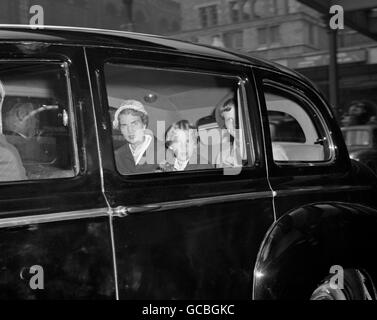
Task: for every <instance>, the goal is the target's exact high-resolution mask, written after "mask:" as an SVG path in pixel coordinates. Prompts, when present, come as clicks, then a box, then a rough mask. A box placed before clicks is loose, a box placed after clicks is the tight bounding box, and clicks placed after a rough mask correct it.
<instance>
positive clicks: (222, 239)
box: [87, 48, 274, 299]
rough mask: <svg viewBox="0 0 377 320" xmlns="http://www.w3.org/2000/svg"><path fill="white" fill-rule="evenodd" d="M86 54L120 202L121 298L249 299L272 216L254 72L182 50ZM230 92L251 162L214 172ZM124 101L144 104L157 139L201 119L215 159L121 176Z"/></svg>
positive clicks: (112, 187)
mask: <svg viewBox="0 0 377 320" xmlns="http://www.w3.org/2000/svg"><path fill="white" fill-rule="evenodd" d="M87 54H88V60H89V66H90V70H91V80H92V86H93V88H95V89H93V91H94V92H95V95H96V94H97V98H96V99H97V100H96V102H97V104H98V119H99V120H98V121H99V122H100V125H99V128H100V131H101V132H100V137H101V139H102V143H101V154H102V157H103V158H102V159H103V166H104V180H105V190H106V195H107V199H108V201H109V204H110V206H111V207H112V208H113V219H112V222H113V228H114V230H113V232H114V239H115V252H116V255H115V257H116V266H117V275H118V289H119V297H120V298H129V299H135V298H137V299H140V298H150V299H188V298H195V299H203V298H250V297H251V295H252V280H253V269H254V263H255V260H256V255H257V251H258V249H259V247H260V243H261V241H262V239H263V237H264V234H265V232H266V231H267V229H268V227H269V226H270V225H271V224H272V222H273V219H274V215H273V208H272V199H271V196H272V194H271V191H270V189H269V186H268V183H267V179H266V167H265V164H264V157H263V145H262V143H261V124H260V117H259V111H258V107H257V102H256V98H255V95H254V91H253V90H252V86H251V85H250V82H249V79H250V78H249V71H250V69H249V68H248V67H247V66H242V65H238V64H237V63H230V62H221V61H220V62H219V61H215V60H212V59H204V58H197V57H190V56H186V55H183V54H177V53H157V52H151V51H143V50H121V49H119V50H111V49H105V48H104V49H93V48H88V49H87ZM229 92H231V95H233V97H234V99H236V101H237V106H238V109H237V110H238V111H237V114H238V116H237V117H238V118H237V121H238V122H237V123H238V129H240V132H241V135H243V138H244V139H245V140H244V149H243V150H244V151H245V154H244V156H245V157H244V158H242V159H243V161H242V165H243V166H242V167H241V168H237V169H236V170H235V171H232V170H230V171H228V169H222V168H214V166H213V165H212V164H213V163H214V162H215V158H216V156H217V155H218V154H215V153H214V152H213V148H215V145H216V143H215V142H214V141H217V140H216V139H217V138H219V136H217V138H214V139H213V140H211V142H208V141H209V140H206V138H205V136H206V134H209V131H210V130H215V131H216V130H218V129H219V127H218V122H217V121H216V115H215V113H216V112H215V109H216V108H217V106H218V105H222V104H223V103H224V101H225V99H226V98H227V97H229V96H228V94H229ZM125 99H133V100H135V99H136V100H138V101H139V102H141V103H142V104H143V105H144V106H145V109H146V110H147V112H148V114H149V124H148V128H149V129H150V130H151V131H153V134H154V135H155V137H157V138H158V139H162V140H163V139H164V138H165V130H166V129H168V128H169V127H170V128H171V126H173V127H174V126H178V124H177V123H178V122H179V121H180V120H182V119H184V120H187V121H190V122H192V123H195V124H196V127H195V128H196V129H195V130H197V132H199V136H200V139H201V140H200V142H198V143H200V144H207V147H208V148H209V149H211V148H212V149H211V151H210V152H209V154H211V157H212V158H211V160H209V159H207V160H208V161H209V162H208V163H206V164H205V165H204V164H202V163H200V164H199V163H198V164H199V166H197V167H195V165H194V166H192V167H191V168H192V169H193V170H184V171H181V172H178V171H177V172H174V171H173V172H145V173H143V174H123V175H122V174H120V173H119V172H118V171H119V170H117V164H116V160H115V159H114V149H116V148H120V146H122V143H124V137H123V136H122V135H121V134H120V133H119V131H118V132H117V130H116V129H114V128H113V129H111V127H112V123H113V121H114V113H115V110H117V108H118V107H119V105H121V104H122V103H124V100H125ZM159 125H162V127H163V129H161V127H159ZM206 130H209V131H206ZM225 131H226V130H225ZM203 132H205V133H204V134H203ZM223 133H224V134H226V132H223ZM221 139H222V138H221ZM240 140H241V139H240ZM205 141H207V142H205ZM207 151H208V149H207ZM210 163H212V164H211V166H212V168H208V166H207V165H208V164H210Z"/></svg>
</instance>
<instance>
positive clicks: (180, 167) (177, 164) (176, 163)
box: [174, 158, 190, 171]
mask: <svg viewBox="0 0 377 320" xmlns="http://www.w3.org/2000/svg"><path fill="white" fill-rule="evenodd" d="M189 160H190V159H188V160H186V161H184V162H181V163H180V162H179V161H178V159H177V158H175V161H174V169H175V170H177V171H183V170H185V168H186V167H187V164H188V162H189Z"/></svg>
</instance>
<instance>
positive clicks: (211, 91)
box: [104, 63, 251, 175]
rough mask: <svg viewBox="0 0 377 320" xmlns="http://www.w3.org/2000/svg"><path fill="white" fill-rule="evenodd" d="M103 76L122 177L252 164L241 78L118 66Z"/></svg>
mask: <svg viewBox="0 0 377 320" xmlns="http://www.w3.org/2000/svg"><path fill="white" fill-rule="evenodd" d="M104 71H105V79H106V89H107V95H108V104H109V116H110V119H111V121H112V128H113V131H112V136H113V146H114V158H115V163H116V167H117V170H118V171H119V173H120V174H122V175H128V174H142V173H151V172H177V173H178V172H181V173H182V172H186V171H190V170H210V169H216V168H228V167H229V168H232V167H243V166H250V165H251V160H250V159H248V156H247V152H246V148H245V145H246V144H245V136H244V130H243V120H242V119H244V115H243V111H242V110H244V109H243V108H242V99H241V89H242V88H241V87H240V79H239V78H238V77H230V76H221V75H214V74H207V73H198V72H190V71H181V70H169V69H158V68H148V67H136V66H129V65H122V64H113V63H107V64H106V65H105V68H104Z"/></svg>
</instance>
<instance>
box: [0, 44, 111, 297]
mask: <svg viewBox="0 0 377 320" xmlns="http://www.w3.org/2000/svg"><path fill="white" fill-rule="evenodd" d="M0 93H1V97H0V99H1V103H0V106H1V120H2V121H1V126H0V127H1V135H0V138H1V142H0V149H1V152H0V153H1V154H0V159H1V160H0V180H1V181H0V298H1V299H96V298H97V299H98V298H101V299H112V298H115V281H114V269H113V264H112V261H113V256H112V247H111V238H110V232H109V230H110V228H109V226H110V225H109V219H108V208H107V205H106V202H105V199H104V197H103V194H102V191H101V180H100V172H101V171H100V164H99V163H100V161H99V157H98V153H97V152H98V149H97V139H96V132H95V127H94V126H93V123H94V114H93V105H92V101H91V96H90V91H89V82H88V77H87V72H86V68H85V59H84V54H83V49H82V48H80V47H77V46H75V47H69V46H62V45H53V44H46V43H37V42H35V43H33V44H30V43H27V44H24V43H15V44H12V43H7V44H5V43H0Z"/></svg>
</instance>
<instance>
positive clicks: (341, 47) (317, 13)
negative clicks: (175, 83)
mask: <svg viewBox="0 0 377 320" xmlns="http://www.w3.org/2000/svg"><path fill="white" fill-rule="evenodd" d="M337 3H341V4H344V8H345V11H346V18H345V22H346V26H345V29H343V30H337V31H334V30H331V29H330V28H329V27H328V21H329V15H328V12H329V11H328V10H329V5H330V4H331V1H330V0H90V1H89V0H38V1H31V0H0V23H1V24H29V21H30V17H31V16H32V15H31V14H30V13H29V8H30V7H31V6H32V5H34V4H38V5H40V6H42V7H43V9H44V24H45V25H64V26H77V27H91V28H104V29H114V30H125V31H134V32H142V33H153V34H159V35H165V36H168V37H172V38H177V39H182V40H186V41H190V42H194V43H200V44H207V45H212V46H217V47H224V48H229V49H233V50H239V51H242V52H243V53H245V54H247V55H254V56H260V57H263V58H267V59H270V60H272V61H275V62H277V63H279V64H282V65H285V66H288V67H290V68H293V69H295V70H297V71H299V72H301V73H303V74H304V75H305V76H307V77H308V78H309V79H311V80H312V81H313V82H314V83H315V84H316V85H317V86H318V87H319V88H320V89H321V91H322V92H323V93H324V94H325V96H326V97H327V98H328V99H329V100H330V102H331V104H332V106H333V108H334V111H335V113H336V115H337V118H338V120H339V121H340V122H341V123H342V125H343V126H348V125H356V124H366V123H377V1H376V0H358V1H355V0H339V1H337ZM334 41H335V43H334ZM334 56H336V57H337V59H335V65H334V59H332V57H334ZM332 61H333V62H332Z"/></svg>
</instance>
